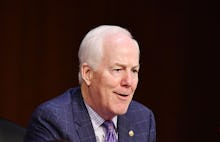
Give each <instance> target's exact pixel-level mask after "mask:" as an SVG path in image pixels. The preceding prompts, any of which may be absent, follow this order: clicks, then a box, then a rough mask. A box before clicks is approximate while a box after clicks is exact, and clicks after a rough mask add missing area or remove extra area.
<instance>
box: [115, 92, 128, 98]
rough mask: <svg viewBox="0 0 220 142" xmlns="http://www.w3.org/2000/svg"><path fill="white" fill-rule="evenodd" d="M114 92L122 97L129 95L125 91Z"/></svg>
mask: <svg viewBox="0 0 220 142" xmlns="http://www.w3.org/2000/svg"><path fill="white" fill-rule="evenodd" d="M114 93H115V94H117V95H119V96H122V97H127V96H129V95H128V94H127V93H117V92H114Z"/></svg>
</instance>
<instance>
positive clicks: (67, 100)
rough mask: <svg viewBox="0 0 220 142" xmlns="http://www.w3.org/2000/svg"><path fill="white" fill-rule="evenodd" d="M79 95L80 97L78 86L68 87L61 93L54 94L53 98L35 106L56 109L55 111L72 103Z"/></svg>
mask: <svg viewBox="0 0 220 142" xmlns="http://www.w3.org/2000/svg"><path fill="white" fill-rule="evenodd" d="M80 97H81V90H80V88H79V87H75V88H70V89H68V90H66V91H65V92H64V93H62V94H61V95H59V96H56V97H55V98H52V99H50V100H48V101H46V102H44V103H42V104H40V105H39V106H38V107H37V109H40V110H42V109H44V110H56V111H58V110H62V109H65V108H67V107H69V106H70V105H72V103H73V102H74V101H76V100H77V99H80Z"/></svg>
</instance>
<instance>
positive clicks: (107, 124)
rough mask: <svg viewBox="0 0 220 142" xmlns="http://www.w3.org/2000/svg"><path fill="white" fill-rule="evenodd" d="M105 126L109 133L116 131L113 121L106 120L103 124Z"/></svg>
mask: <svg viewBox="0 0 220 142" xmlns="http://www.w3.org/2000/svg"><path fill="white" fill-rule="evenodd" d="M103 126H104V127H105V128H106V130H107V131H110V132H113V131H114V130H115V127H114V123H113V122H112V121H111V120H106V121H105V122H104V123H103Z"/></svg>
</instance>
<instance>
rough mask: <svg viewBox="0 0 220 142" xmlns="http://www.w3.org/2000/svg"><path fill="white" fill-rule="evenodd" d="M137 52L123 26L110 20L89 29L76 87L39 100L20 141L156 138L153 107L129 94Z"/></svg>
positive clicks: (136, 141) (149, 141)
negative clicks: (144, 104)
mask: <svg viewBox="0 0 220 142" xmlns="http://www.w3.org/2000/svg"><path fill="white" fill-rule="evenodd" d="M139 54H140V51H139V46H138V43H137V42H136V41H135V40H134V39H133V38H132V36H131V34H130V33H129V32H128V31H127V30H125V29H123V28H121V27H118V26H110V25H103V26H99V27H97V28H95V29H93V30H91V31H90V32H89V33H88V34H87V35H86V36H85V38H84V39H83V41H82V43H81V45H80V49H79V53H78V56H79V62H80V65H79V68H80V71H79V82H80V87H76V88H71V89H69V90H67V91H66V92H65V93H64V94H62V95H61V96H58V97H56V98H54V99H52V100H50V101H48V102H46V103H44V104H42V105H40V106H39V107H38V108H37V109H36V111H35V112H34V113H33V116H32V119H31V122H30V125H29V127H28V130H27V134H26V137H25V142H46V141H54V140H59V139H66V140H68V141H70V142H104V141H105V142H110V141H108V140H107V139H111V140H112V141H111V142H113V141H114V142H116V141H119V142H155V141H156V130H155V120H154V116H153V113H152V112H151V110H149V109H148V108H147V107H145V106H143V105H142V104H140V103H138V102H136V101H133V100H132V97H133V95H134V92H135V90H136V87H137V84H138V71H139V68H140V65H139ZM104 122H105V123H104ZM106 123H108V124H110V127H111V130H109V129H107V128H106ZM112 129H113V130H112Z"/></svg>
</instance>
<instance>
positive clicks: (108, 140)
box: [103, 121, 117, 142]
mask: <svg viewBox="0 0 220 142" xmlns="http://www.w3.org/2000/svg"><path fill="white" fill-rule="evenodd" d="M103 126H104V127H105V128H106V136H105V142H117V139H116V136H115V128H114V123H113V122H112V121H105V122H104V123H103Z"/></svg>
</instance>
